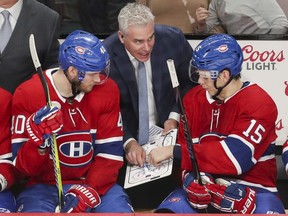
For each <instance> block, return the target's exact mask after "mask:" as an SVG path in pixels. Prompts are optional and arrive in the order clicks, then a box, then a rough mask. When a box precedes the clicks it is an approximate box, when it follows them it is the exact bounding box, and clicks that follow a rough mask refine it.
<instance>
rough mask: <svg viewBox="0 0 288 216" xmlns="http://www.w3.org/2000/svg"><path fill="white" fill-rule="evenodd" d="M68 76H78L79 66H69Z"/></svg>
mask: <svg viewBox="0 0 288 216" xmlns="http://www.w3.org/2000/svg"><path fill="white" fill-rule="evenodd" d="M67 76H68V77H69V78H71V79H74V78H75V77H77V76H78V70H77V68H75V67H73V66H69V67H68V69H67Z"/></svg>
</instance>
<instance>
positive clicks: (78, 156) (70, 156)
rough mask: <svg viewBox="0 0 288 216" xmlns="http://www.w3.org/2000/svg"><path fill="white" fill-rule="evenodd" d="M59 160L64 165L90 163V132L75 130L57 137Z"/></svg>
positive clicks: (91, 147)
mask: <svg viewBox="0 0 288 216" xmlns="http://www.w3.org/2000/svg"><path fill="white" fill-rule="evenodd" d="M57 143H58V144H59V160H60V163H61V164H63V165H65V166H70V167H79V166H84V165H86V164H88V163H91V161H92V159H93V156H94V149H93V144H92V138H91V134H90V133H89V132H75V133H69V134H63V135H60V136H59V137H57Z"/></svg>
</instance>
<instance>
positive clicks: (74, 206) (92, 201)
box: [61, 185, 101, 213]
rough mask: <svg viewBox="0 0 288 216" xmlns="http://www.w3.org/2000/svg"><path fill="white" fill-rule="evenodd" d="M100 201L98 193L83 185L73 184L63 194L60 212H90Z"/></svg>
mask: <svg viewBox="0 0 288 216" xmlns="http://www.w3.org/2000/svg"><path fill="white" fill-rule="evenodd" d="M100 203H101V199H100V197H99V195H98V193H97V192H96V191H95V190H94V189H93V188H91V187H88V186H85V185H73V186H72V187H71V188H70V189H69V190H68V191H67V193H66V194H65V197H64V206H63V207H62V209H61V212H62V213H77V212H78V213H81V212H90V211H91V209H92V208H96V207H97V206H98V205H99V204H100Z"/></svg>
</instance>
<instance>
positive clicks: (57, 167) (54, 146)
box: [29, 34, 64, 210]
mask: <svg viewBox="0 0 288 216" xmlns="http://www.w3.org/2000/svg"><path fill="white" fill-rule="evenodd" d="M29 48H30V53H31V57H32V60H33V63H34V66H35V69H36V70H37V73H38V76H39V78H40V80H41V83H42V86H43V89H44V92H45V97H46V102H47V105H48V106H49V107H51V106H52V103H51V99H50V93H49V89H48V86H47V82H46V80H45V77H44V74H43V70H42V68H41V63H40V61H39V58H38V54H37V49H36V45H35V40H34V35H33V34H31V35H30V37H29ZM52 141H53V143H52V144H51V150H52V159H53V166H54V173H55V180H56V186H57V188H58V203H59V209H60V210H61V208H62V207H63V205H64V193H63V186H62V177H61V170H60V161H59V155H58V146H57V142H56V136H55V134H52Z"/></svg>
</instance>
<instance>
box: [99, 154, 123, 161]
mask: <svg viewBox="0 0 288 216" xmlns="http://www.w3.org/2000/svg"><path fill="white" fill-rule="evenodd" d="M97 156H99V157H103V158H107V159H110V160H116V161H123V157H121V156H116V155H111V154H104V153H99V154H97Z"/></svg>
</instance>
